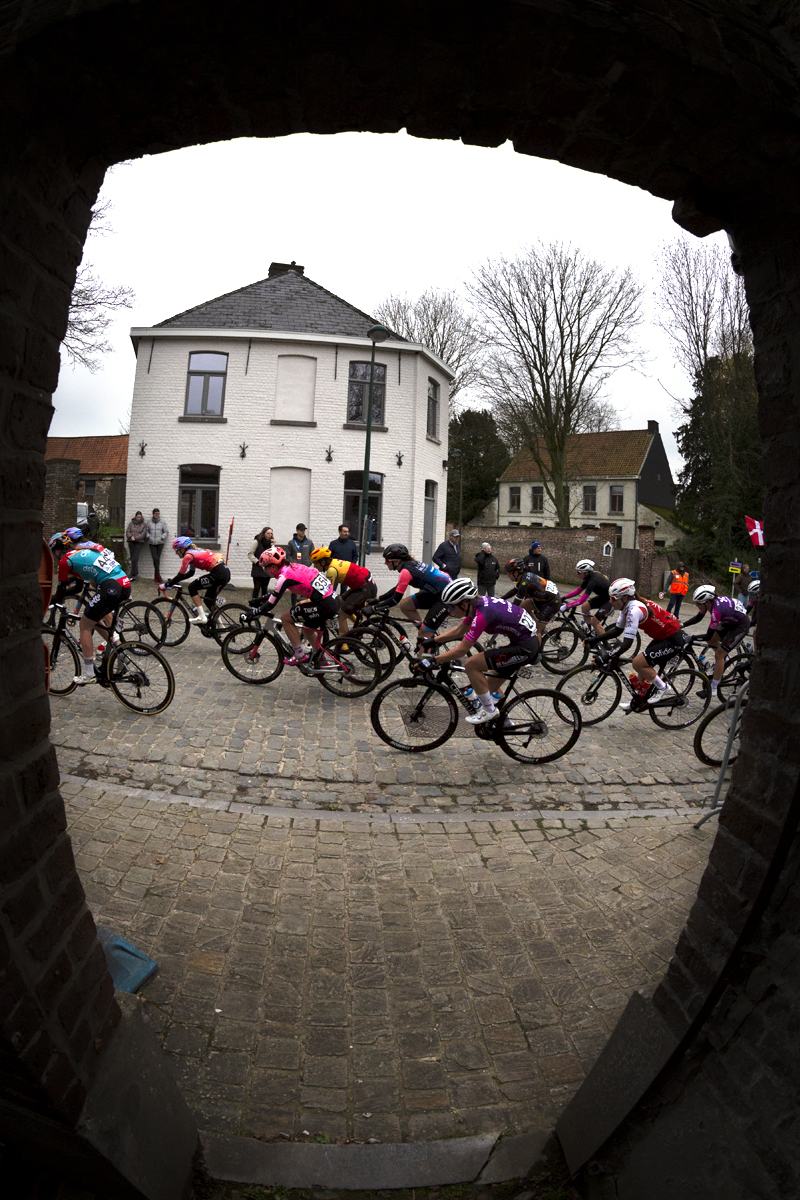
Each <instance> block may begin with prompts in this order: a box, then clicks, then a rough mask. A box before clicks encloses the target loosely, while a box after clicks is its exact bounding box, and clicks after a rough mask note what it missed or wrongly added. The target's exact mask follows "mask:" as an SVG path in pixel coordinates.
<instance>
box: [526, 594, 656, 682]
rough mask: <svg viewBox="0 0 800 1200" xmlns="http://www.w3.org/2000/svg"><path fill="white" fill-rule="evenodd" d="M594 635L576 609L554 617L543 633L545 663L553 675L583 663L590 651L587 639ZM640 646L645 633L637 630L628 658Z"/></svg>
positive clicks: (637, 651) (627, 659) (543, 662)
mask: <svg viewBox="0 0 800 1200" xmlns="http://www.w3.org/2000/svg"><path fill="white" fill-rule="evenodd" d="M594 635H595V631H594V629H593V628H592V627H591V626H590V625H589V624H588V622H587V621H584V620H583V619H582V617H579V616H578V615H577V612H576V610H575V609H569V610H568V611H567V612H566V613H565V614H562V615H561V616H560V617H557V618H555V619H554V620H553V621H552V622H551V623H550V624H549V625H548V626H547V628H546V629H545V631H544V634H543V635H542V653H541V659H540V661H541V664H542V666H543V667H544V669H545V670H546V671H550V673H551V674H553V675H566V674H567V673H568V672H570V671H574V670H576V669H577V668H578V667H582V666H584V664H585V663H586V661H587V659H588V658H589V654H590V653H591V651H590V649H589V647H588V646H586V645H585V644H584V642H585V639H586V638H588V637H594ZM620 636H622V635H621V634H620ZM641 648H642V636H641V634H640V633H639V632H638V631H637V633H636V637H635V638H634V641H633V645H632V646H631V649H630V653H629V656H628V658H626V659H625V661H626V662H628V661H630V659H631V658H635V656H636V655H637V654H638V653H639V651H640V650H641Z"/></svg>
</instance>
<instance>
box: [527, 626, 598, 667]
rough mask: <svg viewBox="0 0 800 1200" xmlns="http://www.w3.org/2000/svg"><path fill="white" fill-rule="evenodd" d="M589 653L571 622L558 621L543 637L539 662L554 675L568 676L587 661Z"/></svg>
mask: <svg viewBox="0 0 800 1200" xmlns="http://www.w3.org/2000/svg"><path fill="white" fill-rule="evenodd" d="M588 653H589V651H588V650H587V649H586V647H585V646H584V644H583V642H582V641H581V638H580V636H579V634H578V631H577V629H576V628H575V626H574V625H573V623H572V622H571V621H558V622H556V623H555V624H554V625H552V626H551V627H550V628H549V629H546V630H545V632H544V636H543V637H542V652H541V654H540V656H539V662H540V663H541V664H542V666H543V667H544V669H545V670H546V671H549V672H550V673H551V674H552V675H566V674H567V672H568V671H574V670H575V668H576V667H580V666H582V665H583V663H584V662H585V661H586V656H587V654H588Z"/></svg>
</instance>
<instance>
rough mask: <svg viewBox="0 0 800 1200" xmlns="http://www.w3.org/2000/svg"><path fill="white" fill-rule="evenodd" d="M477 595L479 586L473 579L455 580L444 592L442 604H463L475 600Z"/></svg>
mask: <svg viewBox="0 0 800 1200" xmlns="http://www.w3.org/2000/svg"><path fill="white" fill-rule="evenodd" d="M477 594H478V588H477V585H476V584H474V583H473V581H472V580H471V579H454V580H453V582H452V583H448V585H447V587H446V588H445V589H444V591H443V592H442V604H463V603H464V602H465V601H467V600H474V599H475V597H476V596H477Z"/></svg>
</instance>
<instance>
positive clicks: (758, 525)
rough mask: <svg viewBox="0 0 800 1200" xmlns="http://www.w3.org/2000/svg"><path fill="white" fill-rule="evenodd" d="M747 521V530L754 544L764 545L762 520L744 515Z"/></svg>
mask: <svg viewBox="0 0 800 1200" xmlns="http://www.w3.org/2000/svg"><path fill="white" fill-rule="evenodd" d="M745 521H746V522H747V532H748V533H749V534H750V537H751V539H752V542H753V545H754V546H763V545H764V522H763V521H754V520H753V518H752V517H745Z"/></svg>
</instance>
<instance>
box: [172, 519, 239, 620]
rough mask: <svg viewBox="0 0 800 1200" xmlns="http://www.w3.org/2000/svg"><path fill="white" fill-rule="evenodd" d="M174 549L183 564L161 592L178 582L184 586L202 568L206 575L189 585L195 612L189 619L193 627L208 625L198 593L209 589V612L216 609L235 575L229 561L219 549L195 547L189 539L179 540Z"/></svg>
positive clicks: (207, 598)
mask: <svg viewBox="0 0 800 1200" xmlns="http://www.w3.org/2000/svg"><path fill="white" fill-rule="evenodd" d="M172 549H173V550H174V551H175V553H176V554H177V556H178V558H179V559H180V560H181V565H180V567H179V569H178V572H177V574H175V575H173V576H172V578H171V579H168V580H167V582H166V583H160V584H159V585H158V590H159V591H160V592H163V591H165V590H166V589H167V588H171V587H175V585H176V583H183V581H184V579H191V578H192V576H193V575H194V573H195V571H196V570H197V569H198V568H199V569H200V570H201V571H202V572H203V574H202V575H200V576H199V578H197V579H195V580H193V581H192V583H190V584H189V596H190V597H191V601H192V604H193V605H194V612H195V615H194V616H193V617H189V624H190V625H205V623H206V621H207V620H208V617H207V616H206V614H205V610H204V608H203V601H202V598H201V597H200V596H199V595H198V592H200V591H201V589H202V588H205V589H206V595H205V601H206V604H207V605H208V607H209V609H211V610H213V608H214V604H215V603H216V599H217V596H218V595H219V593H220V592H221V591H222V589H223V588H224V587H225V584H226V583H229V582H230V578H231V573H230V571H229V569H228V568H227V567H226V566H225V559H224V557H223V556H222V555H221V554H218V553H217V552H216V551H215V550H202V549H201V548H200V547H199V546H195V544H194V542H193V541H192V539H191V538H189V537H177V538H175V541H174V542H173V543H172Z"/></svg>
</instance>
